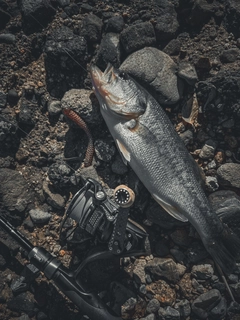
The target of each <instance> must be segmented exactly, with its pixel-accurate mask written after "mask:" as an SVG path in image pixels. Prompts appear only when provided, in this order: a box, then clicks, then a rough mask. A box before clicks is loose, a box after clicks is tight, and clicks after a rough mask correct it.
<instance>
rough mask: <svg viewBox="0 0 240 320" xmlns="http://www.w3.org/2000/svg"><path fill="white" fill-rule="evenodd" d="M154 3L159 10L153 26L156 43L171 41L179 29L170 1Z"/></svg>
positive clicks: (160, 0) (159, 0)
mask: <svg viewBox="0 0 240 320" xmlns="http://www.w3.org/2000/svg"><path fill="white" fill-rule="evenodd" d="M156 3H157V5H158V6H159V7H160V9H161V10H160V12H159V15H158V16H157V19H156V24H155V25H154V29H155V33H156V37H157V40H158V42H163V41H166V40H171V39H173V38H174V37H175V35H176V33H177V31H178V28H179V23H178V20H177V13H176V11H175V9H174V5H173V4H172V3H171V2H170V1H162V0H157V1H156Z"/></svg>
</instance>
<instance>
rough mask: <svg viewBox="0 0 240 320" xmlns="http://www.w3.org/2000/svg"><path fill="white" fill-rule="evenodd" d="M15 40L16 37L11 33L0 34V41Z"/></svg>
mask: <svg viewBox="0 0 240 320" xmlns="http://www.w3.org/2000/svg"><path fill="white" fill-rule="evenodd" d="M15 41H16V37H15V35H14V34H11V33H2V34H0V43H6V44H12V43H14V42H15Z"/></svg>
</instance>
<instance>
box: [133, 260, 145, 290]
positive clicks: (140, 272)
mask: <svg viewBox="0 0 240 320" xmlns="http://www.w3.org/2000/svg"><path fill="white" fill-rule="evenodd" d="M145 266H146V261H145V260H143V259H136V260H135V262H134V269H133V278H134V281H135V282H136V283H137V284H142V283H144V284H145V283H146V274H145V270H144V268H145Z"/></svg>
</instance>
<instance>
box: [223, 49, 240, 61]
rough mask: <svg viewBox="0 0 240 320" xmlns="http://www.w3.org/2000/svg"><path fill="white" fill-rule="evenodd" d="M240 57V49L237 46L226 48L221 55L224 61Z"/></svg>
mask: <svg viewBox="0 0 240 320" xmlns="http://www.w3.org/2000/svg"><path fill="white" fill-rule="evenodd" d="M238 57H240V50H239V49H237V48H231V49H228V50H224V51H223V52H222V53H221V55H220V60H221V62H222V63H231V62H234V61H236V60H237V58H238Z"/></svg>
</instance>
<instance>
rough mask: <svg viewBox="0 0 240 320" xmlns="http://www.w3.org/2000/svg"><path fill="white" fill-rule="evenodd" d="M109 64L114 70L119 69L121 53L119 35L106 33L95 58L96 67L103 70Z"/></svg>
mask: <svg viewBox="0 0 240 320" xmlns="http://www.w3.org/2000/svg"><path fill="white" fill-rule="evenodd" d="M108 63H111V64H112V65H113V66H114V67H115V68H119V66H120V63H121V51H120V40H119V34H116V33H107V34H106V35H105V36H104V37H103V38H102V41H101V44H100V47H99V50H98V52H97V56H96V65H97V66H99V67H100V68H102V69H105V68H106V66H107V64H108Z"/></svg>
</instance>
